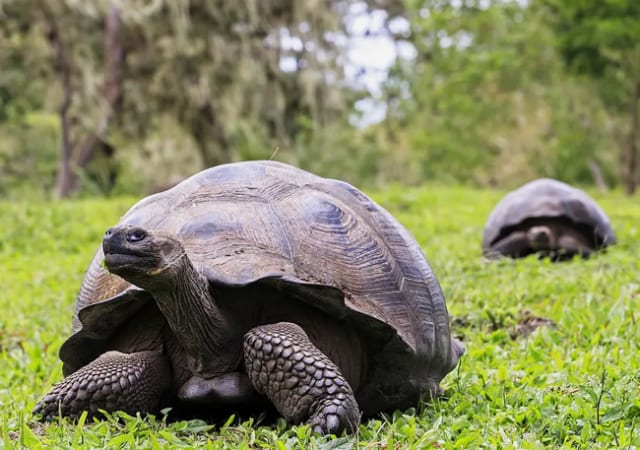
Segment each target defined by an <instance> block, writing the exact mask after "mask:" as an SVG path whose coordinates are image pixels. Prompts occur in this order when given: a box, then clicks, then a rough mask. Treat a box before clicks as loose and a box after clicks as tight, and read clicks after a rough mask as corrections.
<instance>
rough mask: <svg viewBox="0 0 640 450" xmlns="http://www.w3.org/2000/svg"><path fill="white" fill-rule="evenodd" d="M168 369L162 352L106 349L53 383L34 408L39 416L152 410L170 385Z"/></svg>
mask: <svg viewBox="0 0 640 450" xmlns="http://www.w3.org/2000/svg"><path fill="white" fill-rule="evenodd" d="M171 379H172V375H171V369H170V368H169V364H168V362H167V360H166V359H165V357H164V356H163V355H162V353H161V352H138V353H120V352H116V351H110V352H106V353H104V354H102V355H100V357H98V358H97V359H95V360H94V361H92V362H90V363H89V364H87V365H86V366H84V367H82V368H81V369H79V370H77V371H76V372H74V373H72V374H71V375H69V376H68V377H66V378H65V379H64V380H62V381H61V382H59V383H58V384H56V385H55V386H54V387H53V388H52V389H51V391H50V392H49V393H48V394H47V395H46V396H45V397H44V398H43V399H42V400H40V401H39V402H38V404H37V405H36V407H35V408H34V410H33V413H34V414H35V415H40V416H41V420H50V419H52V418H54V417H56V416H57V415H58V414H60V415H62V416H68V417H72V418H77V417H79V416H80V414H81V413H82V411H88V413H89V416H94V415H96V414H97V413H98V410H100V409H103V410H105V411H108V412H113V411H125V412H127V413H130V414H135V413H136V412H143V413H144V412H152V411H155V410H157V409H158V408H159V406H160V401H161V400H162V397H163V395H164V394H165V392H166V391H167V389H168V388H169V386H170V383H171Z"/></svg>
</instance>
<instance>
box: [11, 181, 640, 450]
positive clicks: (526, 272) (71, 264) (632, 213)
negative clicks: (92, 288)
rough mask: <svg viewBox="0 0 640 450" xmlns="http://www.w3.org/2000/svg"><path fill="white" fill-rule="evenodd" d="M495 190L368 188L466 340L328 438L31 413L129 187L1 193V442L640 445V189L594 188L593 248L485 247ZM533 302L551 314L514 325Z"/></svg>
mask: <svg viewBox="0 0 640 450" xmlns="http://www.w3.org/2000/svg"><path fill="white" fill-rule="evenodd" d="M501 195H502V194H501V193H499V192H490V191H476V190H471V189H463V188H440V187H437V188H436V187H424V188H421V189H404V188H403V189H400V188H397V189H389V190H387V191H385V192H380V193H374V194H373V196H374V198H375V199H376V200H378V201H379V202H380V203H381V204H382V205H383V206H385V207H386V208H387V209H389V210H390V211H391V212H392V213H393V214H394V215H395V216H396V217H397V218H398V219H399V220H400V221H401V222H402V223H403V224H404V225H405V226H406V227H407V228H408V229H409V230H410V231H411V232H412V233H413V234H414V235H415V236H416V238H417V239H418V241H419V242H420V244H421V245H422V247H423V249H424V251H425V253H426V255H427V258H428V259H429V261H430V263H431V265H432V267H433V269H434V271H435V273H436V275H437V276H438V278H439V280H440V283H441V285H442V287H443V290H444V292H445V296H446V299H447V304H448V308H449V312H450V314H451V319H452V323H453V327H454V332H455V334H456V335H457V336H459V337H460V338H461V339H463V340H464V342H465V344H466V346H467V353H466V355H465V356H464V357H463V359H462V362H461V364H460V366H459V367H458V369H457V370H455V371H454V372H452V373H451V374H449V375H448V376H447V377H446V378H445V379H444V381H443V387H444V388H445V390H446V398H443V399H440V400H438V401H436V402H433V403H429V404H425V405H421V406H420V408H418V410H409V411H402V412H396V413H395V414H393V415H392V416H389V417H379V418H377V419H372V420H369V421H365V422H363V423H362V425H361V427H360V430H359V433H358V435H357V436H352V437H343V438H339V439H334V440H331V439H329V438H320V437H316V436H313V435H311V433H310V431H309V429H308V427H306V426H287V425H286V424H285V423H284V422H283V421H279V422H278V423H277V424H275V425H273V424H270V425H269V426H264V425H261V424H260V423H259V420H254V421H247V422H239V421H237V420H229V421H228V422H227V423H226V424H225V425H224V426H211V425H208V424H206V423H205V422H202V421H199V420H192V421H180V422H171V423H167V422H166V418H165V417H164V416H162V415H159V416H157V417H155V418H154V417H147V418H144V419H141V418H136V417H124V416H121V415H115V416H114V417H112V418H110V419H109V420H104V421H96V422H93V421H87V423H85V424H80V425H78V424H74V423H71V422H62V423H59V422H54V423H51V424H48V425H44V426H43V425H41V424H39V423H37V422H34V421H33V420H32V418H31V414H30V411H31V409H32V408H33V406H34V404H35V403H36V401H37V400H38V399H39V398H40V396H41V395H42V394H44V393H45V392H46V391H48V389H49V388H50V386H51V384H53V383H54V382H56V381H58V380H60V379H61V378H62V373H61V364H60V362H59V360H58V357H57V352H58V349H59V347H60V345H61V344H62V342H63V341H64V340H65V339H66V337H67V336H68V333H69V330H70V327H71V316H72V312H73V305H74V302H75V295H76V293H77V290H78V288H79V286H80V283H81V280H82V277H83V274H84V271H85V269H86V267H87V265H88V263H89V261H90V259H91V256H92V254H93V252H94V251H95V249H96V248H97V246H98V245H99V243H100V240H101V236H102V234H103V232H104V230H105V229H106V228H107V227H108V226H110V225H112V224H114V223H115V222H116V221H117V219H118V218H119V216H120V215H121V214H123V213H124V212H125V211H126V209H127V208H128V207H129V206H130V205H131V204H132V203H133V202H134V199H131V198H129V199H112V200H91V201H74V202H62V203H41V204H32V203H25V204H15V203H12V204H7V203H0V210H1V211H2V214H1V215H0V311H1V313H0V448H1V447H3V446H4V447H13V446H24V447H29V448H72V447H74V448H77V447H85V448H178V447H185V448H190V447H195V446H201V447H203V448H230V449H235V448H278V449H285V448H296V449H314V448H317V449H330V448H334V449H335V448H341V449H342V448H354V447H355V448H387V449H396V448H411V449H420V448H425V447H427V448H428V447H430V446H432V447H436V448H478V447H481V448H543V447H553V448H560V447H566V448H612V447H614V448H619V447H630V446H638V445H640V369H639V366H640V350H639V348H638V346H639V342H640V284H639V283H640V281H639V279H638V274H640V259H639V258H638V254H639V250H640V204H639V203H638V199H637V198H635V199H629V198H626V197H624V196H622V195H621V194H618V193H610V194H607V195H594V197H595V198H596V199H597V200H598V202H599V203H600V205H601V206H602V207H603V209H604V210H605V211H607V213H608V214H609V217H610V218H611V221H612V224H613V227H614V230H615V231H616V233H617V235H618V239H619V242H620V243H619V245H617V246H615V247H612V248H611V249H610V250H609V251H608V252H606V253H604V254H600V255H597V256H596V257H593V258H591V259H590V260H587V261H582V260H574V261H572V262H569V263H562V264H552V263H550V262H548V261H538V260H537V259H536V258H535V257H529V258H526V259H524V260H518V261H511V260H504V261H498V262H487V261H485V260H483V259H482V258H481V257H480V240H481V233H482V228H483V225H484V221H485V219H486V218H487V216H488V214H489V212H490V210H491V209H492V208H493V206H494V205H495V203H496V202H497V201H498V200H499V199H500V197H501ZM531 315H533V316H538V317H544V318H548V319H550V320H552V321H553V322H554V323H555V326H545V327H541V328H539V329H538V330H536V331H535V332H533V333H532V334H530V335H528V336H521V335H518V333H516V326H517V325H518V323H520V322H521V321H522V320H523V319H525V318H526V317H528V316H531ZM89 422H91V423H89Z"/></svg>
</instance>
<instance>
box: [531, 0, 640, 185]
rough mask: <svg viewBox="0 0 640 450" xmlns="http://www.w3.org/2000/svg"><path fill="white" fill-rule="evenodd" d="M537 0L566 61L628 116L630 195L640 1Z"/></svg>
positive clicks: (638, 93) (639, 95)
mask: <svg viewBox="0 0 640 450" xmlns="http://www.w3.org/2000/svg"><path fill="white" fill-rule="evenodd" d="M540 1H541V3H542V4H544V5H546V6H547V7H548V8H549V11H550V14H549V15H548V17H549V20H550V23H552V24H553V26H554V30H555V33H556V35H557V42H558V46H559V48H560V50H561V52H562V55H563V56H564V59H565V61H566V63H567V66H568V67H569V68H570V69H571V70H572V71H574V72H575V73H577V74H580V75H584V76H587V77H590V78H591V79H593V80H594V81H595V82H596V83H597V85H598V86H599V88H600V89H599V93H600V97H601V98H602V99H603V100H604V101H605V102H606V104H607V105H608V106H609V108H611V109H612V110H613V111H614V112H615V113H618V114H621V115H624V116H626V117H627V118H628V119H627V120H628V121H629V126H628V132H627V136H626V138H625V139H623V141H624V142H623V146H622V148H623V151H622V155H623V157H622V158H621V160H622V163H623V168H622V172H623V178H624V185H625V190H626V192H627V193H628V194H633V193H634V192H635V190H636V186H637V181H638V173H637V172H638V141H639V140H640V111H639V109H640V2H638V1H636V0H582V1H579V2H567V1H562V0H540Z"/></svg>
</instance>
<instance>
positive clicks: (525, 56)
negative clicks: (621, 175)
mask: <svg viewBox="0 0 640 450" xmlns="http://www.w3.org/2000/svg"><path fill="white" fill-rule="evenodd" d="M411 10H412V11H414V14H412V15H410V16H409V18H410V20H411V42H412V43H413V44H414V46H415V47H416V49H417V51H418V54H417V57H416V58H415V60H414V61H408V62H404V63H400V64H398V65H397V66H396V67H395V68H394V71H393V72H392V76H391V78H390V80H389V82H388V83H387V86H388V87H387V96H388V98H389V100H388V104H389V105H390V106H391V109H390V111H389V119H388V120H387V126H388V127H391V128H393V129H394V130H395V133H396V134H398V135H400V136H401V138H400V139H398V146H404V147H407V148H408V150H406V151H407V152H408V153H411V154H412V155H413V161H414V164H417V165H418V166H419V168H420V170H419V171H418V173H417V174H416V175H417V178H418V180H420V179H429V180H442V181H449V182H451V181H460V180H462V181H464V182H472V183H474V184H480V185H507V186H513V185H516V184H519V183H520V182H522V180H525V179H531V178H535V177H536V176H551V177H558V178H562V179H564V180H567V181H569V182H579V183H591V182H592V181H593V174H592V172H591V169H590V164H591V162H595V163H596V164H597V165H599V166H600V167H601V169H602V170H603V171H604V172H605V174H606V175H607V177H608V178H609V180H610V181H611V180H612V179H615V174H616V170H615V168H616V166H617V164H618V161H617V159H615V157H612V156H611V153H610V152H608V151H605V150H606V149H608V148H609V147H613V146H616V145H617V142H616V135H615V133H614V132H613V130H612V127H611V117H609V116H608V115H607V114H606V111H605V110H604V108H603V106H602V104H601V103H600V102H599V99H598V98H595V99H594V98H593V95H592V93H591V92H590V90H589V86H588V85H580V84H578V83H576V82H575V80H572V79H571V78H570V77H567V76H566V74H565V73H564V72H563V66H562V61H561V60H560V58H559V56H558V55H557V54H556V51H555V48H554V45H553V43H554V34H553V33H552V30H551V29H550V27H549V25H548V24H547V22H546V16H545V14H544V11H543V10H541V9H540V8H538V7H537V6H535V5H531V6H529V7H526V8H525V7H522V6H520V5H519V4H518V3H516V2H504V3H503V2H496V3H494V2H492V3H491V5H490V7H486V6H481V5H479V4H478V3H477V2H463V4H462V5H456V6H453V5H452V4H450V3H447V2H439V1H416V2H414V3H413V6H412V8H411Z"/></svg>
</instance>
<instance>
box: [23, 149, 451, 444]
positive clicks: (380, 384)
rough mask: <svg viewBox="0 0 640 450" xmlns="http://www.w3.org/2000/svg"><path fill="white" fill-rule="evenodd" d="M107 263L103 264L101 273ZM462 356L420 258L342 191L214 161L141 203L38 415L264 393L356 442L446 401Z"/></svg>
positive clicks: (277, 170)
mask: <svg viewBox="0 0 640 450" xmlns="http://www.w3.org/2000/svg"><path fill="white" fill-rule="evenodd" d="M103 263H104V264H103ZM463 352H464V346H463V345H462V344H461V343H459V342H458V341H456V340H455V339H453V338H452V337H451V333H450V328H449V316H448V313H447V308H446V305H445V301H444V298H443V295H442V291H441V289H440V286H439V284H438V282H437V279H436V277H435V275H434V274H433V272H432V270H431V268H430V266H429V264H428V262H427V260H426V259H425V257H424V254H423V253H422V251H421V249H420V247H419V246H418V244H417V243H416V241H415V240H414V239H413V238H412V237H411V236H410V235H409V233H408V232H407V231H406V230H405V229H404V228H403V227H402V226H401V225H400V224H399V223H398V222H397V221H396V220H395V219H394V218H393V217H392V216H391V215H390V214H389V213H388V212H387V211H385V210H384V209H382V208H381V207H380V206H379V205H377V204H376V203H374V202H373V201H372V200H371V199H369V198H368V197H366V196H365V195H364V194H363V193H362V192H360V191H358V190H357V189H355V188H354V187H353V186H350V185H348V184H346V183H343V182H340V181H336V180H330V179H325V178H321V177H318V176H316V175H313V174H310V173H308V172H305V171H302V170H300V169H296V168H293V167H291V166H288V165H285V164H282V163H276V162H271V161H256V162H244V163H235V164H227V165H222V166H217V167H214V168H211V169H208V170H206V171H203V172H201V173H199V174H196V175H194V176H193V177H191V178H189V179H187V180H185V181H184V182H182V183H180V184H178V185H177V186H175V187H174V188H172V189H169V190H167V191H165V192H162V193H159V194H155V195H152V196H150V197H147V198H146V199H143V200H141V201H140V202H138V203H137V204H136V205H134V206H133V207H132V208H131V209H130V210H129V212H127V213H126V214H125V216H123V218H122V219H121V220H120V222H119V223H118V224H117V225H116V226H115V227H113V228H111V229H109V230H108V231H107V232H106V233H105V236H104V239H103V242H102V246H101V248H100V249H99V250H98V252H97V253H96V255H95V257H94V259H93V261H92V262H91V264H90V266H89V269H88V270H87V273H86V275H85V278H84V281H83V284H82V287H81V289H80V293H79V295H78V300H77V302H76V311H75V315H74V320H73V334H72V335H71V336H70V337H69V339H68V340H67V341H66V342H65V343H64V344H63V346H62V347H61V349H60V358H61V360H62V362H63V373H64V375H65V378H64V379H63V380H62V381H61V382H60V383H58V384H57V385H55V386H54V387H53V388H52V389H51V391H50V392H49V393H48V394H47V395H45V397H44V398H43V399H42V400H40V402H39V403H38V404H37V405H36V407H35V410H34V413H36V414H38V415H39V416H40V417H41V418H42V419H44V420H51V419H53V418H55V417H57V416H59V415H61V416H63V417H77V416H79V415H80V414H81V413H82V412H83V411H88V412H89V414H90V415H92V416H96V415H99V411H100V410H105V411H108V412H111V411H116V410H122V411H126V412H128V413H131V414H134V413H137V412H140V413H156V412H158V411H159V409H160V408H162V407H165V406H169V405H179V406H180V407H182V408H189V407H191V406H194V407H195V406H196V405H197V406H198V407H200V408H202V407H205V408H208V409H210V410H211V411H222V412H225V411H230V410H231V409H232V408H233V407H235V406H237V405H243V406H247V407H249V408H253V407H255V408H258V407H260V405H263V404H264V402H265V400H268V401H269V402H270V403H271V404H272V405H273V406H274V407H275V408H276V409H277V410H278V411H279V412H280V414H282V416H283V417H285V418H286V419H287V420H288V421H290V422H292V423H303V422H306V423H309V424H310V426H311V427H312V428H313V429H314V430H315V431H317V432H319V433H325V434H326V433H335V434H337V433H341V432H348V433H352V432H354V431H356V430H357V428H358V424H359V422H360V418H361V416H363V415H364V416H371V415H374V414H377V413H379V412H382V411H392V410H394V409H404V408H407V407H409V406H414V405H416V404H417V403H418V401H419V400H420V399H422V398H428V397H432V396H434V395H437V394H438V393H439V392H440V387H439V382H440V380H441V379H442V378H443V377H444V376H445V375H446V374H447V373H449V372H450V371H451V370H452V369H453V368H454V367H455V365H456V363H457V361H458V359H459V357H460V356H461V355H462V353H463Z"/></svg>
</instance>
